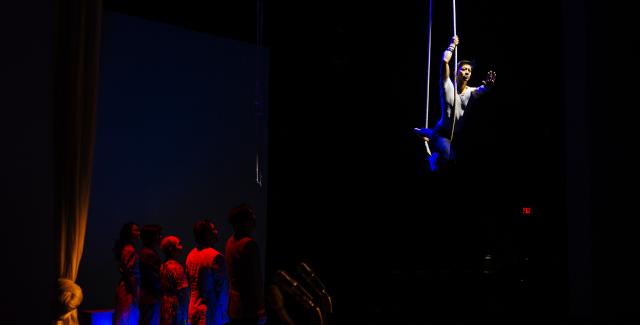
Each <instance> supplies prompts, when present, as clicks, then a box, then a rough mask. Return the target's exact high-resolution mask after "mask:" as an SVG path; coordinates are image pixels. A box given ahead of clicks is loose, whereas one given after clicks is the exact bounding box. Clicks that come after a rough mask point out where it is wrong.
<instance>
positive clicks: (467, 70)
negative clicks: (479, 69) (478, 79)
mask: <svg viewBox="0 0 640 325" xmlns="http://www.w3.org/2000/svg"><path fill="white" fill-rule="evenodd" d="M458 78H460V80H463V81H469V79H471V66H470V65H468V64H463V65H461V66H460V67H459V68H458Z"/></svg>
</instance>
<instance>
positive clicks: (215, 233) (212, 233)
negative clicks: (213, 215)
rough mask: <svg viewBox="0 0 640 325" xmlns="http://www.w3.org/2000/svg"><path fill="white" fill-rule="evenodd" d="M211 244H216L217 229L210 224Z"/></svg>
mask: <svg viewBox="0 0 640 325" xmlns="http://www.w3.org/2000/svg"><path fill="white" fill-rule="evenodd" d="M211 242H212V243H214V244H215V243H217V242H218V228H216V226H215V225H214V224H213V223H212V224H211Z"/></svg>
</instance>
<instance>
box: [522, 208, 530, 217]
mask: <svg viewBox="0 0 640 325" xmlns="http://www.w3.org/2000/svg"><path fill="white" fill-rule="evenodd" d="M522 215H525V216H530V215H531V207H522Z"/></svg>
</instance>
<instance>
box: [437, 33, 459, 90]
mask: <svg viewBox="0 0 640 325" xmlns="http://www.w3.org/2000/svg"><path fill="white" fill-rule="evenodd" d="M458 42H459V40H458V36H457V35H456V36H453V38H452V39H451V43H450V44H449V47H447V49H446V50H445V51H444V53H443V54H442V61H441V62H440V78H441V81H442V82H445V81H447V79H449V77H450V68H449V61H450V60H451V57H452V56H453V51H454V50H455V49H456V46H457V45H458Z"/></svg>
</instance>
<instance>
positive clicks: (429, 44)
mask: <svg viewBox="0 0 640 325" xmlns="http://www.w3.org/2000/svg"><path fill="white" fill-rule="evenodd" d="M432 21H433V0H429V27H428V28H429V36H428V37H429V42H428V45H427V100H426V111H427V112H426V114H425V121H424V127H425V128H426V129H428V128H429V88H430V87H429V81H430V80H431V25H432ZM424 147H425V148H426V149H427V153H428V154H429V156H431V149H429V142H427V141H425V142H424Z"/></svg>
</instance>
